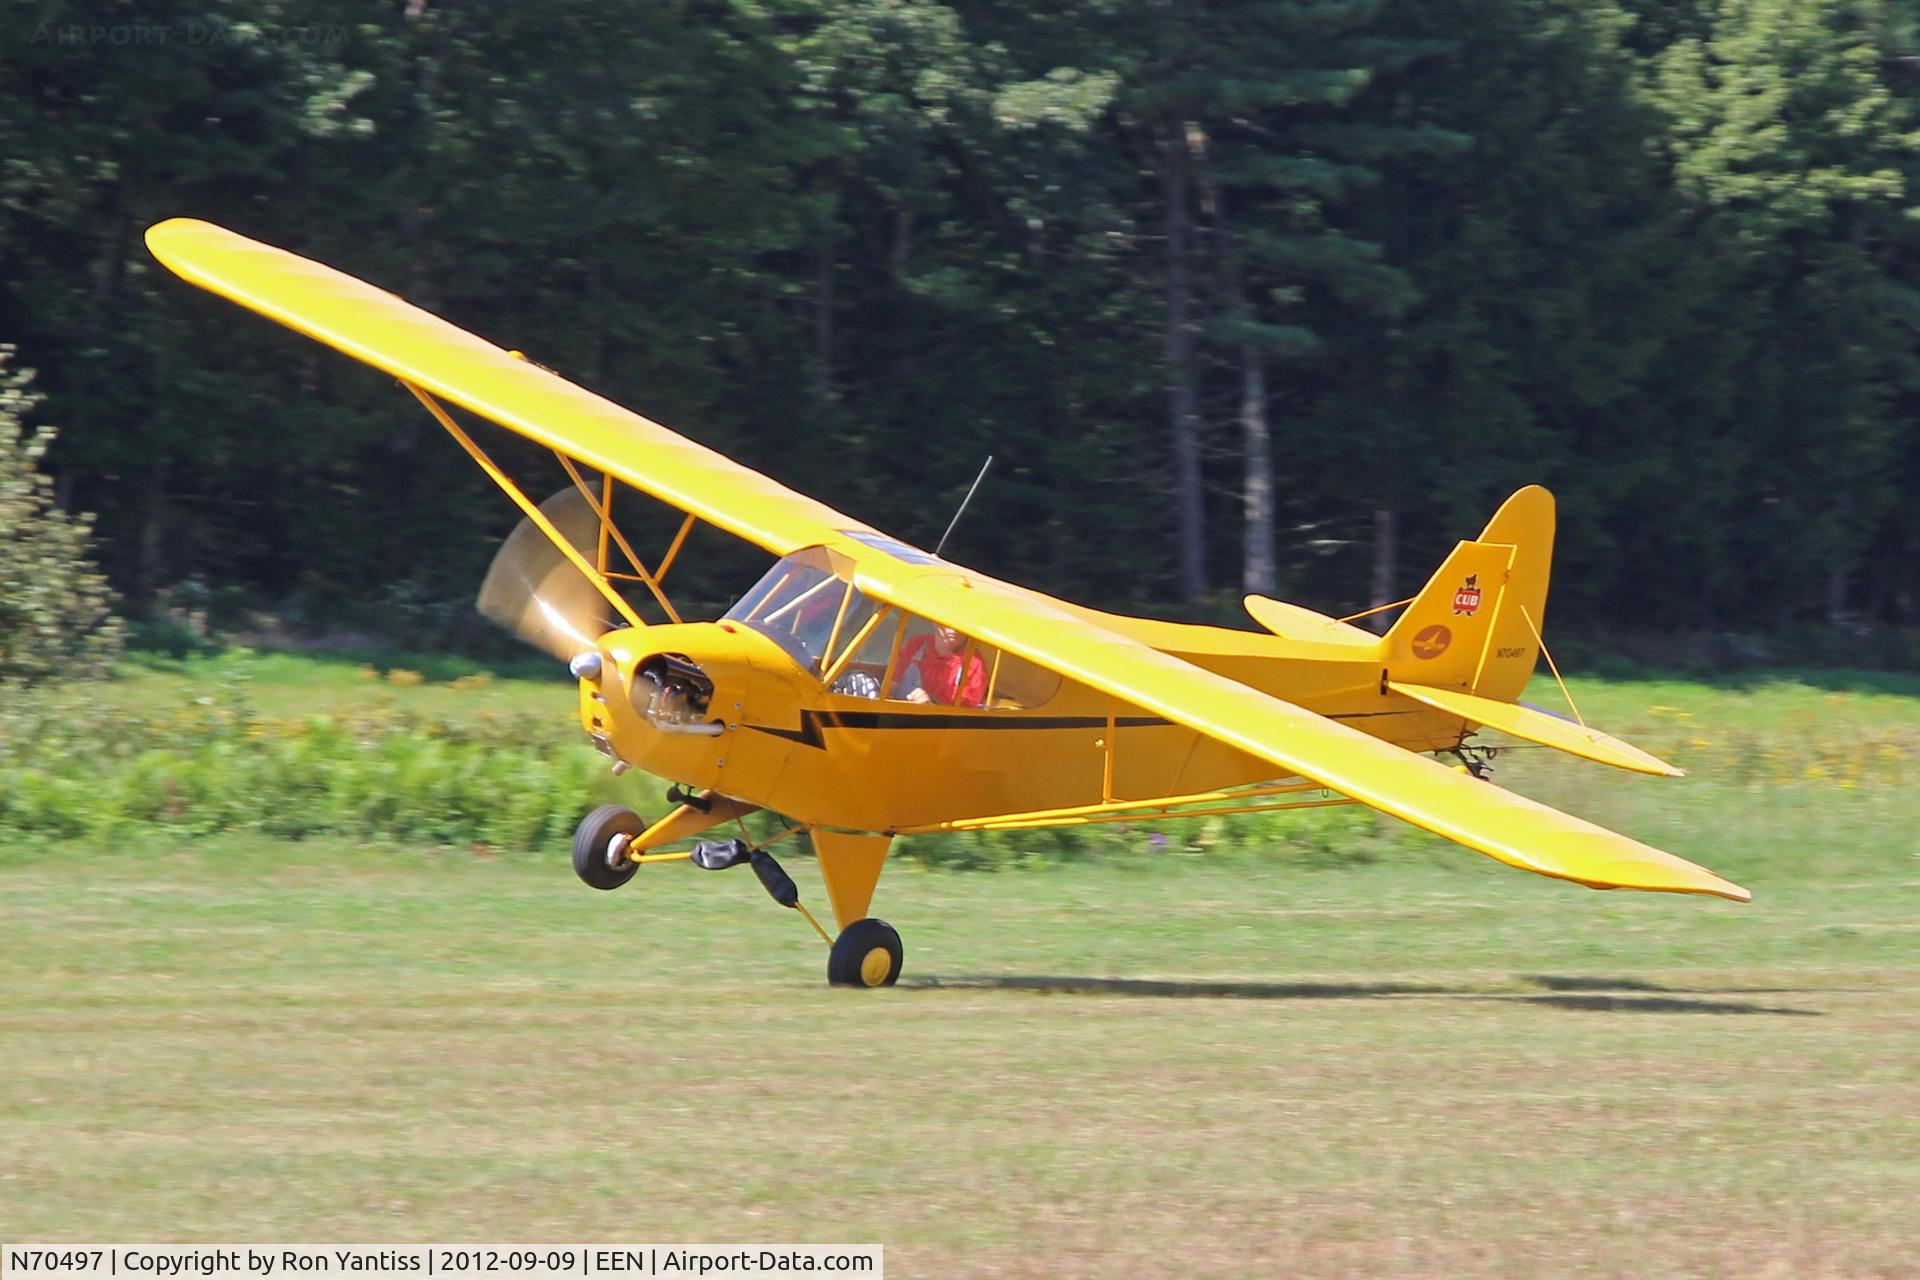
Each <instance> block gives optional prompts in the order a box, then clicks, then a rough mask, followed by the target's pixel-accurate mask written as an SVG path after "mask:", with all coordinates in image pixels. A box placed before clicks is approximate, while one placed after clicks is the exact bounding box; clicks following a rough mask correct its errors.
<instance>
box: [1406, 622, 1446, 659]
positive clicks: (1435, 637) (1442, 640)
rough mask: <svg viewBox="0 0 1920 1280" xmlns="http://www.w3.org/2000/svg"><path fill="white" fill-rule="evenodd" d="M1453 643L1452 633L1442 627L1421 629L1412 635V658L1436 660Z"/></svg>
mask: <svg viewBox="0 0 1920 1280" xmlns="http://www.w3.org/2000/svg"><path fill="white" fill-rule="evenodd" d="M1452 643H1453V632H1451V631H1449V630H1447V628H1445V627H1442V626H1437V625H1436V626H1431V627H1422V628H1420V630H1419V631H1417V632H1415V633H1414V637H1413V656H1414V657H1416V658H1437V657H1439V656H1440V655H1441V654H1443V653H1445V652H1446V651H1447V646H1448V645H1450V644H1452Z"/></svg>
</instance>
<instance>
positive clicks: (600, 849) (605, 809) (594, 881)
mask: <svg viewBox="0 0 1920 1280" xmlns="http://www.w3.org/2000/svg"><path fill="white" fill-rule="evenodd" d="M646 829H647V824H646V823H645V822H644V821H643V820H642V819H641V817H640V815H639V814H637V813H635V812H634V811H633V810H631V809H629V808H627V807H626V806H625V805H619V804H603V805H601V806H600V807H599V808H598V809H595V810H594V811H593V812H592V813H590V814H588V815H587V816H586V817H584V818H582V819H580V825H579V826H577V827H575V828H574V829H573V874H575V875H577V876H579V877H580V879H581V880H583V881H585V882H586V883H587V884H589V885H591V886H592V887H593V888H595V889H618V888H619V887H620V886H621V885H623V884H625V883H626V882H627V881H629V880H631V879H633V873H634V872H636V871H638V870H639V869H640V864H639V863H637V862H629V863H627V864H626V865H624V866H620V867H612V866H608V865H607V841H609V840H611V839H613V838H614V836H616V835H619V834H620V833H621V832H625V833H626V834H627V835H630V836H637V835H639V834H640V833H641V832H642V831H645V830H646Z"/></svg>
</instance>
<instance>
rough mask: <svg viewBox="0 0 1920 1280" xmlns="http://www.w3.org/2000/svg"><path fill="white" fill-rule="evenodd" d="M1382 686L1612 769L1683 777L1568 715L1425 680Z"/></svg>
mask: <svg viewBox="0 0 1920 1280" xmlns="http://www.w3.org/2000/svg"><path fill="white" fill-rule="evenodd" d="M1387 688H1389V689H1391V690H1393V691H1394V692H1395V693H1401V694H1405V695H1406V696H1407V697H1409V698H1412V699H1413V700H1414V701H1416V702H1424V703H1426V704H1427V705H1428V706H1430V707H1437V708H1438V709H1440V710H1441V711H1445V712H1449V713H1451V714H1453V715H1456V716H1459V717H1460V718H1461V719H1463V720H1471V721H1473V722H1474V723H1475V724H1478V725H1484V726H1486V727H1487V728H1489V729H1498V730H1499V731H1500V732H1502V733H1510V734H1512V735H1513V736H1514V737H1516V738H1525V739H1526V740H1527V741H1528V742H1537V743H1539V744H1540V745H1541V746H1543V747H1552V748H1553V749H1554V750H1556V751H1565V752H1567V753H1568V754H1570V755H1576V756H1584V757H1585V758H1586V759H1588V760H1598V761H1599V762H1600V763H1601V764H1610V765H1612V766H1613V767H1614V768H1616V769H1631V770H1633V771H1634V772H1635V773H1652V774H1658V775H1660V776H1661V777H1665V778H1679V777H1684V776H1685V774H1684V773H1683V772H1682V771H1681V770H1679V769H1676V768H1674V767H1673V766H1672V765H1670V764H1668V763H1667V762H1666V761H1665V760H1662V759H1660V758H1659V757H1658V756H1655V755H1652V754H1650V753H1648V752H1645V751H1642V750H1641V749H1640V748H1638V747H1636V746H1634V745H1633V744H1632V743H1630V742H1622V741H1621V740H1620V739H1618V738H1616V737H1613V736H1612V735H1611V734H1605V733H1602V732H1600V731H1599V730H1598V729H1589V728H1587V727H1586V726H1585V725H1581V724H1575V723H1574V722H1573V721H1571V720H1563V719H1561V718H1560V717H1559V716H1556V715H1553V714H1551V713H1549V712H1546V711H1541V710H1539V709H1537V708H1535V707H1525V706H1521V705H1519V704H1518V703H1513V702H1499V701H1496V700H1495V699H1493V698H1483V697H1481V696H1480V695H1479V694H1477V693H1463V692H1461V691H1460V690H1458V689H1433V688H1429V687H1427V686H1426V685H1419V684H1401V683H1400V682H1399V681H1397V680H1390V681H1388V682H1387Z"/></svg>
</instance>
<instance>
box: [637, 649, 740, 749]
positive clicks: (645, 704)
mask: <svg viewBox="0 0 1920 1280" xmlns="http://www.w3.org/2000/svg"><path fill="white" fill-rule="evenodd" d="M712 700H713V681H712V680H710V679H708V677H707V673H706V672H704V671H702V670H701V669H700V668H699V667H698V666H697V665H695V663H694V662H693V661H692V660H691V659H690V658H688V657H687V656H686V655H685V654H680V653H661V654H655V655H654V656H653V657H651V658H648V659H647V660H646V661H645V662H643V663H641V664H640V667H639V669H638V670H637V671H635V672H634V678H633V704H634V706H635V707H636V708H638V710H639V712H640V714H641V715H642V716H645V717H646V720H647V723H648V724H650V725H652V726H653V727H654V728H656V729H658V730H660V731H661V732H662V733H693V734H699V735H701V736H703V737H713V736H715V735H717V734H719V733H721V732H723V731H724V730H725V728H726V726H724V725H722V724H721V723H720V722H719V721H717V720H716V721H713V722H711V723H709V722H708V721H707V718H706V715H707V704H708V703H709V702H711V701H712Z"/></svg>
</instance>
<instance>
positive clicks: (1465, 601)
mask: <svg viewBox="0 0 1920 1280" xmlns="http://www.w3.org/2000/svg"><path fill="white" fill-rule="evenodd" d="M1453 611H1454V612H1455V613H1457V614H1461V615H1463V616H1465V617H1469V618H1471V617H1472V616H1473V615H1474V614H1476V613H1478V612H1480V575H1479V574H1477V573H1470V574H1468V575H1467V580H1466V581H1465V582H1463V583H1461V584H1460V589H1459V590H1458V591H1456V592H1454V593H1453Z"/></svg>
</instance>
